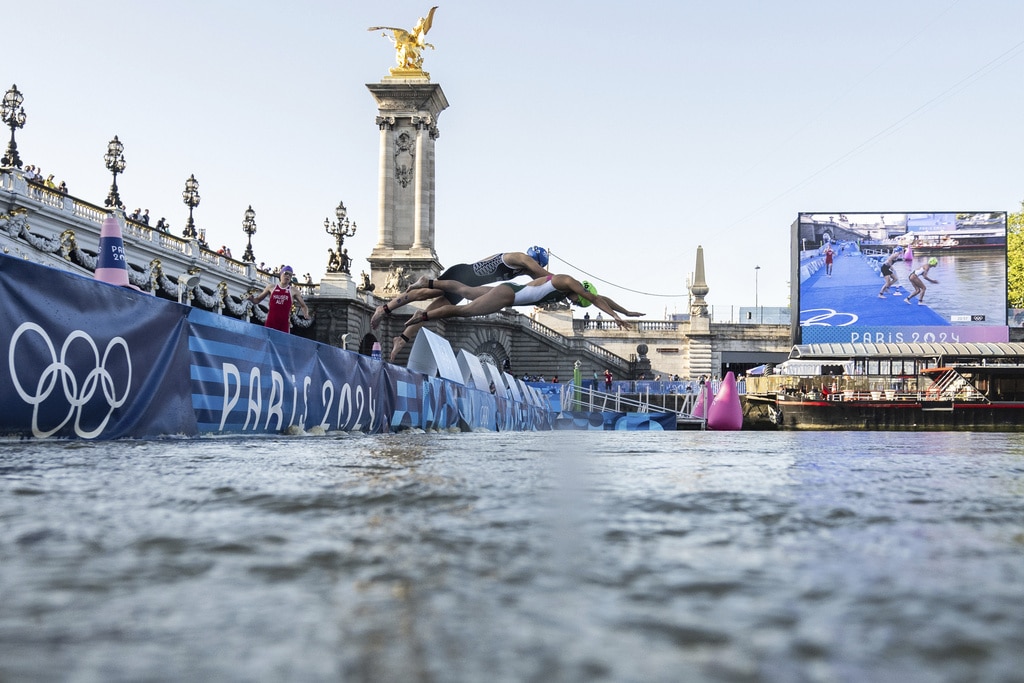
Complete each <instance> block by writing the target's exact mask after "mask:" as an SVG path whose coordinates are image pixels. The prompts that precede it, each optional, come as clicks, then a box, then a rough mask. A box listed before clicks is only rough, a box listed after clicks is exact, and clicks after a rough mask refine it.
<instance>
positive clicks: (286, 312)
mask: <svg viewBox="0 0 1024 683" xmlns="http://www.w3.org/2000/svg"><path fill="white" fill-rule="evenodd" d="M294 276H295V272H294V271H293V270H292V267H291V266H284V267H283V268H281V274H280V279H279V281H278V282H276V283H274V284H271V285H267V286H266V287H264V288H263V291H262V292H260V293H259V295H257V296H255V297H254V296H253V295H251V294H250V295H249V301H251V302H252V303H253V305H256V304H258V303H259V302H261V301H263V299H264V298H266V297H267V296H269V297H270V302H269V303H268V304H267V322H266V323H265V325H266V327H270V328H273V329H275V330H280V331H282V332H285V333H288V332H291V330H292V301H294V302H295V303H297V304H298V305H299V308H301V309H302V317H303V318H308V317H309V309H308V308H306V302H305V301H303V300H302V295H301V294H299V290H297V289H295V287H294V286H293V285H292V278H293V277H294Z"/></svg>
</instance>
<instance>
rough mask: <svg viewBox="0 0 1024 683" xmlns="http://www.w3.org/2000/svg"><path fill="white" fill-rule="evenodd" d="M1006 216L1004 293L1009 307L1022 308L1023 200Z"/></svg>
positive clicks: (1023, 255)
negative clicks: (1016, 209) (1018, 208)
mask: <svg viewBox="0 0 1024 683" xmlns="http://www.w3.org/2000/svg"><path fill="white" fill-rule="evenodd" d="M1020 205H1021V210H1020V211H1018V212H1017V213H1011V214H1010V215H1009V216H1007V217H1006V232H1007V234H1006V294H1007V299H1008V303H1009V305H1010V308H1024V201H1022V202H1021V203H1020Z"/></svg>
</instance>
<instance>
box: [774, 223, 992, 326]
mask: <svg viewBox="0 0 1024 683" xmlns="http://www.w3.org/2000/svg"><path fill="white" fill-rule="evenodd" d="M792 250H793V268H794V276H793V282H794V283H797V284H796V286H795V287H794V295H795V305H794V306H793V310H794V311H795V312H798V313H797V315H795V316H794V338H795V342H796V343H798V344H825V343H862V344H883V343H885V344H896V343H923V342H939V343H943V342H946V343H949V342H1005V341H1008V339H1009V330H1008V328H1007V324H1006V310H1007V309H1006V212H1004V211H983V212H960V213H957V212H949V213H801V214H799V216H798V217H797V221H796V222H795V223H794V224H793V245H792Z"/></svg>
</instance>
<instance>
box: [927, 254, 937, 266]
mask: <svg viewBox="0 0 1024 683" xmlns="http://www.w3.org/2000/svg"><path fill="white" fill-rule="evenodd" d="M928 265H929V266H937V265H939V259H937V258H935V257H934V256H932V257H931V258H930V259H928Z"/></svg>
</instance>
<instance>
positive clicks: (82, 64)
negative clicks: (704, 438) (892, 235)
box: [0, 0, 1024, 319]
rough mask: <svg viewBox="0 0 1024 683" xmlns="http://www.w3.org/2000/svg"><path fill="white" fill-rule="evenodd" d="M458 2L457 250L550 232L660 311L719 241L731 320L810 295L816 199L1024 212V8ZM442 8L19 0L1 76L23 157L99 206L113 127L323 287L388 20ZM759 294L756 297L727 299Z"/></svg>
mask: <svg viewBox="0 0 1024 683" xmlns="http://www.w3.org/2000/svg"><path fill="white" fill-rule="evenodd" d="M436 1H437V2H439V3H440V4H439V6H438V9H437V12H436V13H435V16H434V23H433V26H432V28H431V30H430V32H429V34H428V36H427V39H428V40H429V41H430V42H431V43H432V44H433V45H434V46H435V49H434V50H427V51H425V53H424V63H423V69H424V71H426V72H427V73H429V75H430V80H431V82H433V83H437V84H439V85H440V86H441V88H442V90H443V91H444V94H445V96H446V97H447V100H448V102H449V107H448V109H447V110H445V111H444V112H442V113H441V115H440V116H439V118H438V129H439V131H440V137H439V138H438V139H437V141H436V166H437V168H436V192H437V194H436V203H437V204H436V241H435V249H436V252H437V255H438V258H439V260H440V262H441V263H442V265H444V266H446V267H447V266H450V265H453V264H456V263H463V262H471V261H475V260H478V259H480V258H483V257H485V256H488V255H490V254H493V253H496V252H500V251H525V250H526V249H527V248H528V247H530V246H532V245H535V244H536V245H541V246H544V247H546V248H548V249H549V250H550V251H551V253H552V255H553V256H552V260H551V264H550V265H549V269H550V270H552V272H560V273H568V274H570V275H573V276H575V277H577V278H580V279H588V280H590V281H592V282H593V283H594V284H596V285H597V287H598V289H599V291H600V292H601V293H602V294H607V295H609V296H611V297H612V298H613V299H615V300H616V301H618V302H619V303H621V304H622V305H624V306H625V307H627V308H629V309H632V310H638V311H642V312H645V313H646V314H647V317H648V318H652V319H661V318H662V317H664V316H665V315H666V314H672V313H685V312H687V297H686V292H687V283H688V279H689V278H690V277H691V276H692V273H693V271H694V265H695V261H696V254H697V247H698V245H700V246H702V247H703V252H704V263H705V274H706V280H707V284H708V286H709V288H710V291H709V293H708V295H707V297H706V299H707V302H708V304H709V305H711V307H712V309H713V311H714V317H715V318H716V319H725V318H728V317H730V316H731V315H735V316H736V317H737V318H738V309H739V307H749V306H753V305H754V304H755V301H756V302H757V303H758V304H760V305H761V306H788V304H789V283H790V280H791V274H790V233H791V225H792V223H793V222H794V220H796V216H797V214H798V213H800V212H818V213H839V212H846V213H850V212H857V211H870V212H889V213H893V212H907V211H928V212H934V211H1018V210H1020V207H1021V201H1022V199H1024V172H1022V171H1021V170H1020V165H1019V163H1018V159H1019V158H1020V156H1021V150H1022V143H1024V126H1022V125H1021V123H1020V121H1021V118H1020V112H1021V111H1024V101H1022V100H1024V88H1022V87H1021V84H1022V83H1024V33H1022V32H1021V29H1020V27H1021V26H1024V2H1020V0H861V1H860V2H839V1H837V0H775V1H773V2H762V1H760V0H749V1H744V0H734V1H725V2H706V1H705V2H691V1H690V0H673V1H672V2H665V1H664V0H635V1H633V2H630V3H612V2H604V1H601V0H588V1H586V2H584V1H582V0H580V1H576V0H544V1H538V0H521V1H519V2H515V3H485V2H479V0H436ZM429 8H430V4H429V3H428V2H409V1H408V0H394V1H392V2H389V3H370V2H337V1H335V2H326V1H319V0H293V1H292V2H290V3H280V2H273V3H272V2H263V1H261V0H244V1H243V0H236V1H221V0H181V1H179V2H176V3H157V2H138V1H134V0H133V1H128V0H123V1H113V0H95V1H93V2H89V3H82V2H80V1H79V0H75V1H70V0H48V2H46V3H44V4H39V3H27V2H19V3H8V6H6V7H5V8H4V12H3V20H4V25H5V31H4V41H5V42H6V43H7V48H8V49H7V50H6V51H5V53H6V54H7V58H6V59H4V60H3V65H2V66H0V88H2V89H6V88H7V87H9V85H10V84H17V86H18V89H19V90H21V92H22V93H23V94H24V97H25V101H24V105H23V106H24V108H25V112H26V114H27V116H28V120H27V123H26V125H25V127H24V129H22V130H19V131H17V142H18V151H19V153H20V154H21V157H22V160H23V162H24V163H26V164H35V165H37V166H39V167H40V168H41V169H42V171H43V172H44V174H47V175H48V174H50V173H53V174H54V176H55V179H56V180H57V181H58V182H59V181H61V180H64V181H65V182H66V183H67V184H68V188H69V191H70V193H71V194H72V195H74V196H76V197H79V198H81V199H84V200H86V201H90V202H92V203H94V204H99V205H102V203H103V200H104V199H105V198H106V196H107V192H108V191H109V188H110V180H111V177H110V173H109V172H108V171H107V170H106V169H105V167H104V165H103V155H104V153H105V152H106V147H107V143H108V141H109V140H110V139H111V138H112V137H113V136H114V135H117V136H118V137H119V139H120V140H121V142H122V143H123V144H124V148H125V151H124V155H125V159H126V162H127V166H126V168H125V171H124V173H123V175H121V176H119V177H118V188H119V190H120V194H121V198H122V200H123V201H124V203H125V204H126V205H127V207H126V208H127V209H128V210H129V211H130V210H132V209H134V208H136V207H138V208H149V209H150V213H151V215H152V216H153V217H154V218H159V217H160V216H165V217H166V218H167V219H168V221H170V224H171V229H172V231H173V232H176V233H178V234H180V232H181V230H182V229H183V228H184V226H185V222H186V219H187V216H188V207H187V206H185V204H184V203H183V202H182V191H183V190H184V185H185V180H186V179H187V178H188V177H189V175H191V174H194V175H195V177H196V179H197V180H198V181H199V192H200V196H201V201H200V205H199V206H198V207H196V209H195V211H194V217H195V222H196V225H197V227H200V228H205V229H206V231H207V240H208V242H209V243H210V244H211V246H213V247H214V248H216V247H219V246H220V245H222V244H224V245H227V246H228V247H230V248H231V250H232V252H233V254H234V255H235V257H236V258H238V257H240V256H241V254H242V253H243V251H244V248H245V235H244V233H243V232H242V227H241V226H242V219H243V217H244V213H245V210H246V208H248V207H249V206H250V205H251V206H252V208H253V209H254V210H255V212H256V224H257V232H256V234H255V235H254V236H253V250H254V252H255V255H256V260H257V262H260V261H266V262H267V263H268V265H279V264H281V263H289V264H291V265H292V266H293V267H294V268H295V270H296V272H297V273H299V274H304V273H306V272H309V273H312V275H313V276H314V280H316V281H319V280H320V278H321V277H322V275H323V274H324V272H325V270H326V265H327V249H328V248H329V247H333V246H334V240H333V238H332V237H331V236H329V235H328V234H327V233H326V232H325V231H324V225H323V223H324V219H325V218H327V217H330V218H331V219H332V220H334V209H335V207H336V206H337V205H338V202H339V201H343V202H344V203H345V206H346V207H347V209H348V215H349V218H350V219H351V220H354V221H355V223H356V225H357V232H356V234H355V236H353V237H350V238H348V239H346V241H345V246H346V247H347V248H348V250H349V254H350V255H351V256H352V257H353V258H354V261H353V264H352V272H353V274H354V275H356V276H358V273H359V272H360V271H362V270H366V271H367V272H368V271H369V264H368V263H367V262H366V260H365V259H366V257H367V256H368V255H369V254H370V252H371V250H372V249H373V247H374V245H375V244H376V242H377V218H378V217H377V159H378V144H379V131H378V129H377V126H376V124H375V122H374V120H375V117H376V115H377V111H376V105H375V102H374V100H373V97H372V96H371V95H370V92H369V91H368V89H367V87H366V86H367V84H370V83H376V82H379V81H380V80H381V79H382V78H383V77H384V76H386V75H387V74H388V69H389V68H390V67H392V66H394V65H395V50H394V47H393V46H392V44H391V42H390V41H389V40H388V39H387V38H385V37H383V36H382V34H381V32H380V31H376V32H370V31H368V30H367V29H368V28H369V27H371V26H380V25H384V26H397V27H399V28H406V29H410V28H412V27H413V26H414V25H415V23H416V21H417V19H418V18H419V17H421V16H424V15H425V14H426V13H427V11H428V10H429ZM732 311H735V313H731V312H732Z"/></svg>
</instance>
